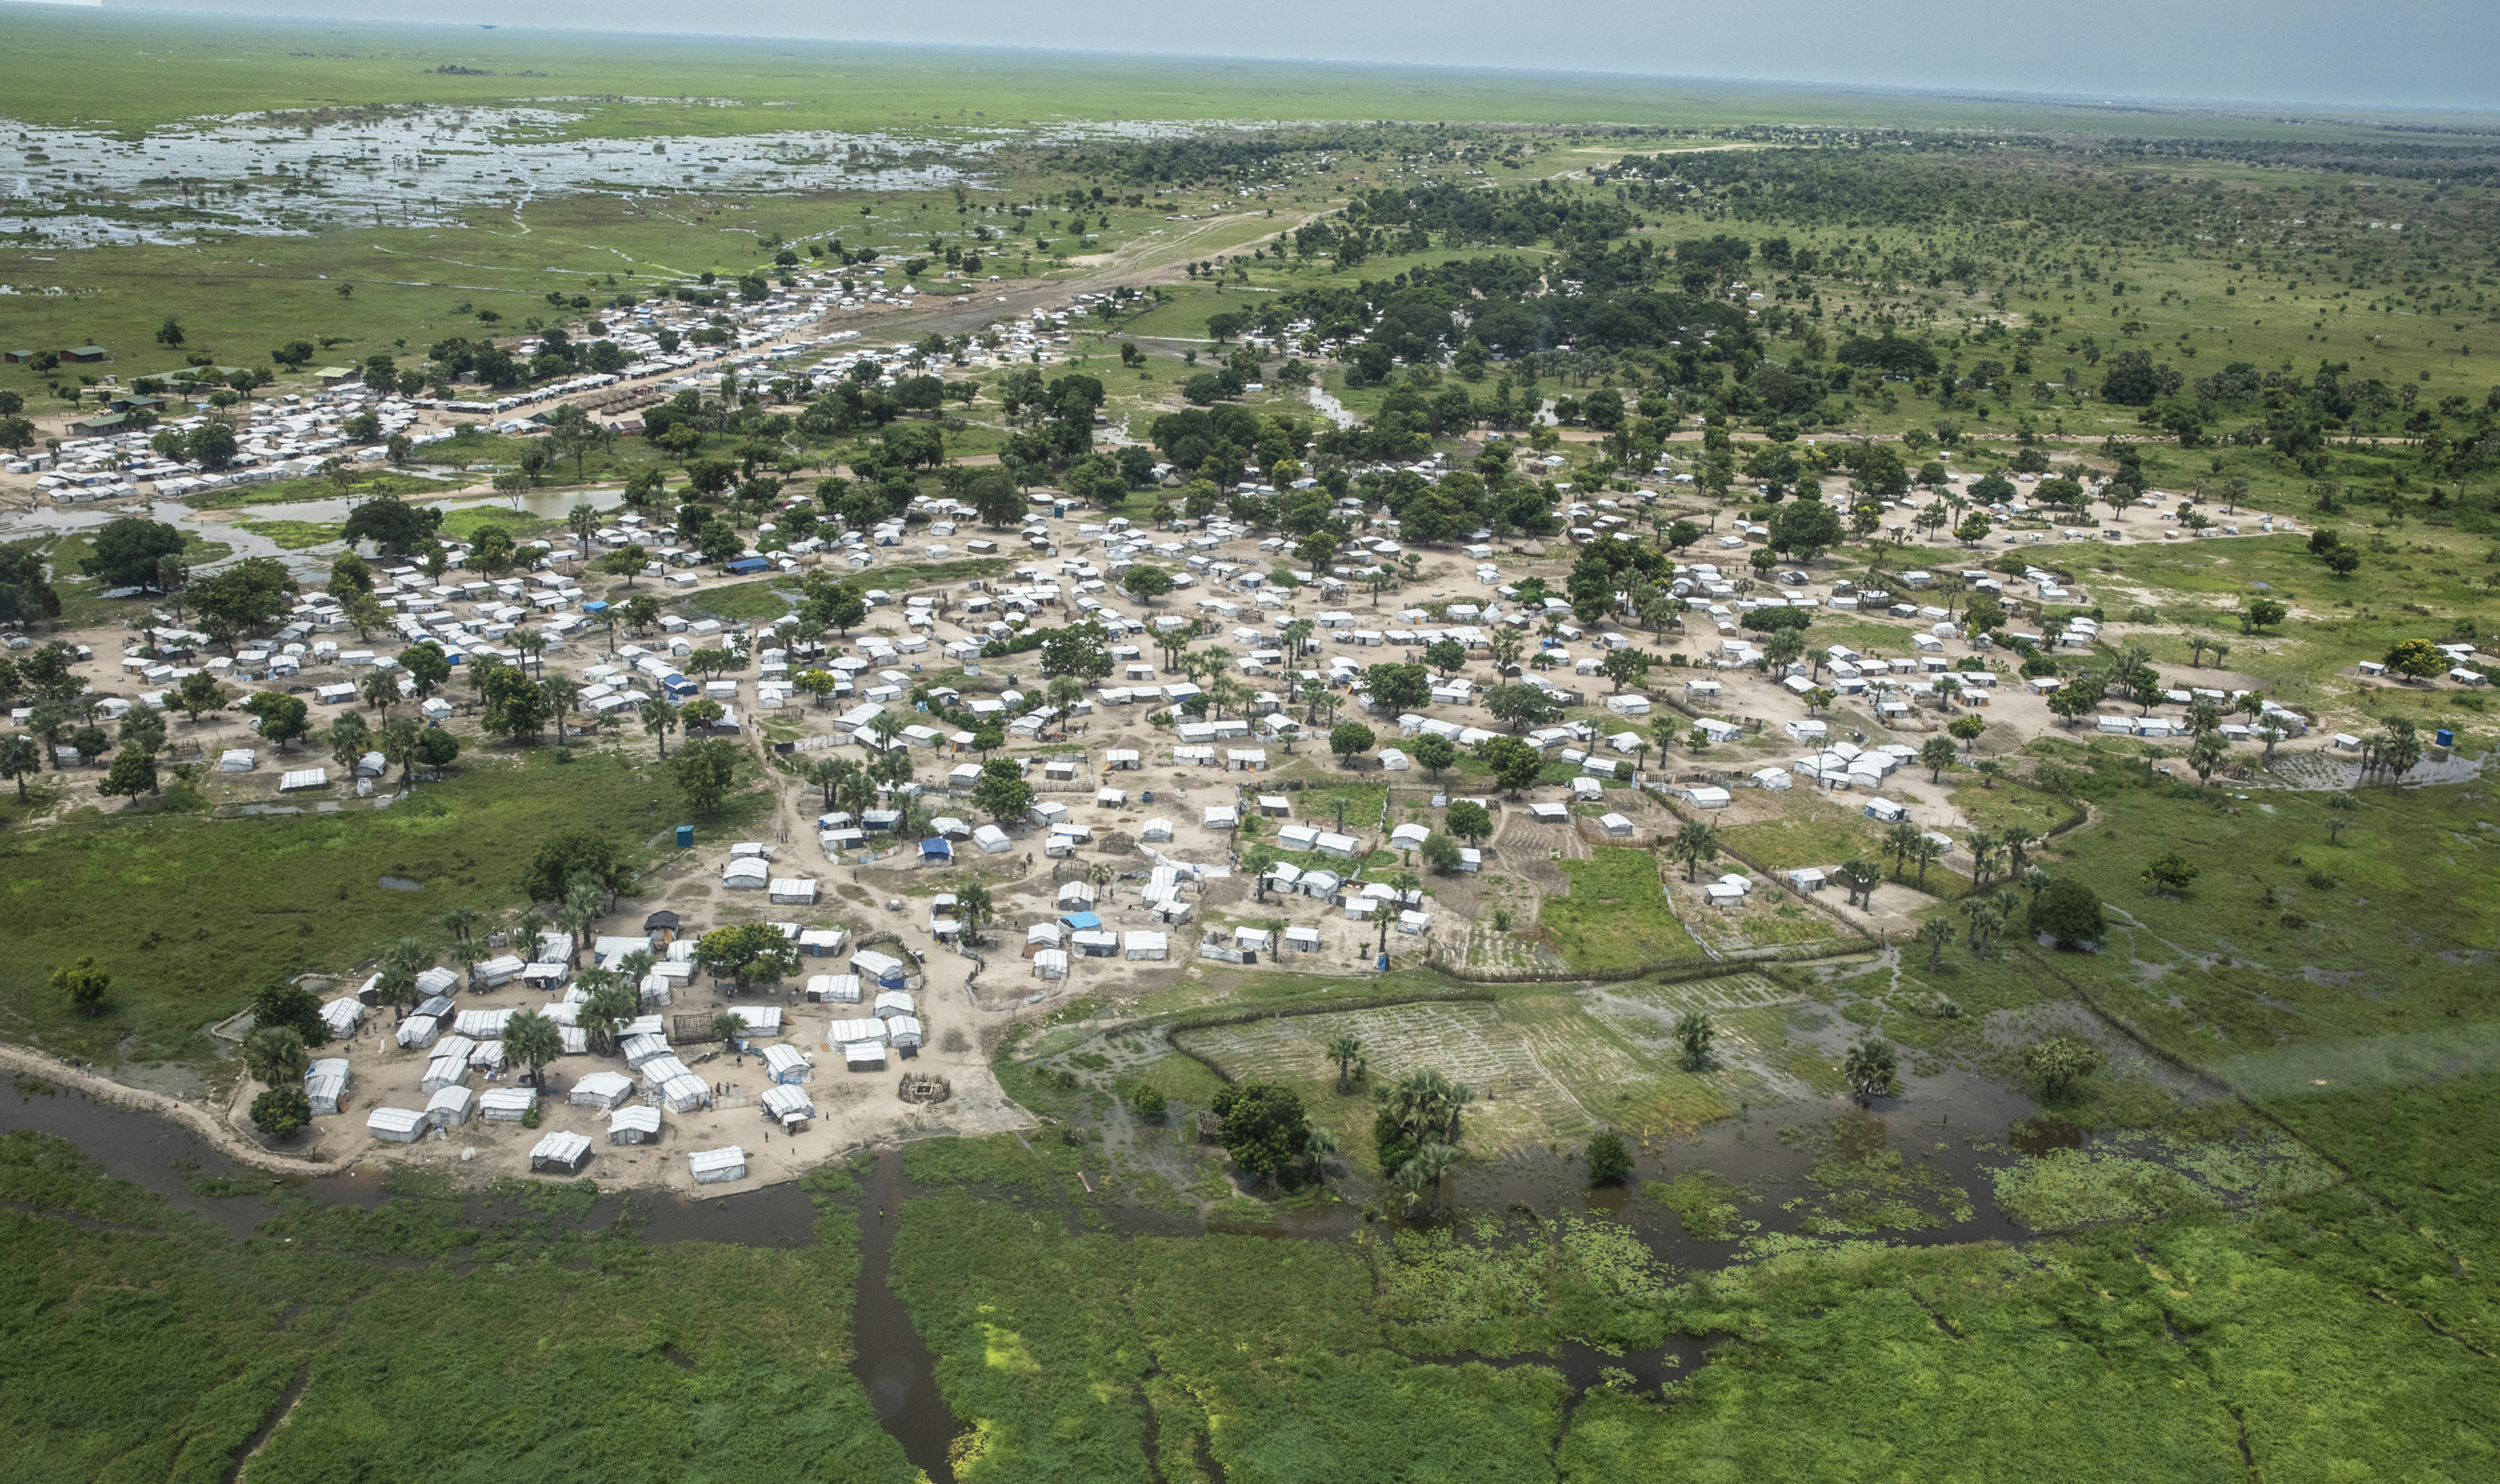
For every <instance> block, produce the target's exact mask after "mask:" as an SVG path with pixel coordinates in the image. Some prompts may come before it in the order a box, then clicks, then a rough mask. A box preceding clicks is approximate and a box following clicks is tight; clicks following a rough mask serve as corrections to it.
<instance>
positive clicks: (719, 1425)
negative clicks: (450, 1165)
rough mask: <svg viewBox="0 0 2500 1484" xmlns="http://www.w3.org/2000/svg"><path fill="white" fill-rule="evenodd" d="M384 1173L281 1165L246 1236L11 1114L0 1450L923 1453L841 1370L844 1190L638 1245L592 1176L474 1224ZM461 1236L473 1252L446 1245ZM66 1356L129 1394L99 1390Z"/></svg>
mask: <svg viewBox="0 0 2500 1484" xmlns="http://www.w3.org/2000/svg"><path fill="white" fill-rule="evenodd" d="M393 1187H394V1193H393V1194H392V1195H391V1196H390V1197H389V1198H388V1199H386V1200H384V1201H383V1202H382V1203H381V1205H380V1207H379V1208H378V1209H377V1210H374V1211H372V1212H370V1213H368V1212H363V1211H359V1210H356V1209H355V1208H353V1207H345V1208H328V1207H318V1206H317V1203H314V1202H312V1201H310V1200H309V1199H307V1198H304V1197H301V1196H294V1197H292V1198H291V1199H290V1198H289V1197H288V1196H286V1195H285V1194H284V1193H283V1191H282V1188H281V1193H280V1197H279V1199H280V1204H281V1206H285V1207H287V1208H289V1210H290V1214H289V1215H288V1216H285V1217H281V1219H280V1221H278V1222H276V1223H273V1227H274V1230H273V1233H272V1236H271V1237H270V1238H265V1239H255V1240H252V1241H249V1242H233V1241H230V1240H228V1239H227V1238H226V1237H225V1236H224V1235H223V1234H222V1233H220V1232H218V1231H217V1230H216V1229H215V1228H214V1227H212V1226H210V1225H209V1224H208V1223H206V1222H204V1221H201V1220H199V1219H198V1218H196V1217H193V1216H189V1215H185V1214H177V1213H175V1212H173V1211H170V1210H167V1208H166V1206H165V1204H164V1202H163V1201H161V1200H160V1199H159V1198H157V1197H155V1196H153V1195H150V1194H148V1192H146V1191H143V1190H140V1189H138V1188H137V1187H135V1186H132V1185H127V1184H124V1183H123V1182H121V1181H118V1180H112V1179H107V1178H103V1177H101V1176H99V1175H98V1174H97V1173H96V1172H95V1171H94V1169H93V1168H92V1167H91V1166H89V1165H87V1164H86V1163H85V1162H84V1161H83V1160H82V1158H80V1156H78V1155H77V1154H76V1153H75V1151H72V1150H69V1149H68V1148H67V1146H66V1145H60V1144H58V1143H56V1142H54V1141H50V1140H47V1139H43V1138H40V1137H39V1136H35V1135H30V1134H10V1135H7V1136H5V1138H0V1192H5V1195H6V1197H7V1199H9V1200H10V1202H11V1203H12V1206H13V1208H15V1207H17V1206H18V1203H24V1205H25V1206H27V1207H31V1208H32V1210H35V1211H42V1212H47V1214H33V1213H29V1211H28V1210H23V1209H13V1210H10V1211H9V1212H7V1213H6V1214H0V1252H5V1254H6V1258H7V1260H6V1262H5V1263H4V1264H0V1268H5V1271H6V1277H5V1278H0V1284H5V1287H6V1289H7V1293H8V1301H9V1306H10V1311H11V1314H12V1318H11V1320H10V1324H9V1333H10V1336H11V1339H12V1341H13V1346H12V1348H13V1350H14V1352H15V1353H14V1355H13V1357H12V1358H11V1359H10V1360H9V1361H8V1362H7V1363H6V1369H7V1371H8V1374H9V1378H10V1383H11V1384H10V1385H9V1387H8V1401H7V1402H6V1403H0V1411H5V1412H6V1414H7V1417H8V1420H9V1424H10V1425H9V1428H8V1437H7V1441H6V1442H5V1443H0V1459H5V1460H6V1462H5V1463H0V1468H5V1469H6V1471H7V1472H8V1474H9V1476H10V1477H12V1478H16V1479H25V1480H30V1481H31V1480H43V1481H54V1480H60V1481H68V1480H94V1479H116V1478H131V1479H136V1478H151V1479H181V1480H215V1479H221V1478H227V1477H231V1476H232V1475H233V1473H234V1472H235V1470H236V1469H237V1468H239V1467H240V1465H241V1462H242V1460H243V1459H244V1458H245V1456H246V1455H247V1452H248V1451H249V1449H250V1448H251V1446H252V1445H253V1444H254V1443H255V1442H261V1440H262V1439H263V1438H264V1437H265V1439H266V1441H265V1442H262V1445H261V1447H260V1449H259V1451H258V1452H257V1453H255V1454H251V1455H250V1471H251V1474H252V1476H253V1477H255V1478H265V1479H284V1480H290V1481H309V1480H317V1479H332V1478H338V1477H342V1476H343V1475H344V1474H353V1473H358V1472H364V1471H367V1470H369V1469H371V1468H373V1467H374V1466H375V1464H374V1461H375V1460H376V1459H377V1458H378V1457H387V1458H389V1459H392V1460H394V1461H396V1462H395V1463H394V1464H393V1466H392V1468H394V1469H396V1470H402V1471H404V1470H406V1469H410V1468H418V1469H424V1470H430V1471H441V1472H445V1473H452V1474H457V1473H461V1472H464V1471H467V1470H469V1469H471V1468H489V1467H491V1468H494V1469H496V1470H497V1471H499V1472H502V1473H504V1474H506V1475H508V1476H511V1477H517V1478H528V1479H568V1478H579V1477H582V1476H583V1470H584V1468H585V1467H586V1461H589V1460H597V1461H599V1462H598V1464H597V1469H598V1471H599V1472H600V1473H602V1474H603V1475H606V1476H611V1477H615V1478H620V1479H630V1480H646V1479H647V1480H657V1479H664V1478H665V1479H681V1478H690V1477H695V1478H709V1477H718V1476H724V1475H717V1474H714V1473H713V1472H712V1471H711V1470H712V1469H714V1468H723V1469H729V1470H733V1471H740V1472H747V1471H753V1472H776V1471H790V1472H803V1473H805V1474H806V1475H807V1476H808V1477H817V1478H830V1479H842V1480H854V1479H855V1480H873V1481H880V1484H883V1481H893V1484H902V1481H905V1480H907V1479H909V1478H910V1477H912V1476H913V1473H914V1470H912V1469H910V1468H908V1467H907V1466H906V1465H905V1463H904V1460H903V1457H902V1452H901V1449H900V1448H899V1447H898V1446H897V1445H896V1444H895V1443H894V1441H893V1439H892V1438H890V1437H889V1436H886V1434H885V1433H884V1432H883V1431H882V1430H881V1429H880V1428H879V1427H878V1426H877V1424H876V1420H875V1418H874V1417H873V1416H872V1414H871V1412H870V1409H869V1406H868V1400H867V1397H866V1395H865V1394H864V1393H863V1392H862V1391H861V1390H860V1387H859V1383H858V1382H857V1381H856V1380H855V1379H853V1377H852V1376H851V1374H850V1372H849V1371H848V1370H847V1369H846V1368H847V1365H848V1362H849V1360H850V1356H851V1345H850V1336H849V1329H850V1313H851V1297H852V1292H853V1288H854V1285H855V1284H856V1282H857V1274H858V1258H857V1248H856V1234H857V1231H858V1227H857V1223H856V1220H855V1218H854V1217H853V1215H852V1214H851V1213H850V1212H849V1211H848V1210H842V1209H839V1208H838V1207H834V1206H832V1205H830V1204H826V1203H820V1207H821V1210H822V1214H821V1215H820V1217H819V1220H818V1222H817V1226H816V1241H815V1242H814V1243H813V1244H811V1245H809V1246H806V1247H804V1248H800V1249H796V1250H790V1251H775V1250H768V1249H761V1248H748V1247H740V1246H730V1245H714V1244H710V1243H688V1244H682V1245H674V1246H653V1245H645V1244H644V1243H643V1242H641V1239H640V1238H638V1237H636V1236H635V1235H634V1233H633V1228H632V1226H631V1224H630V1223H622V1222H617V1223H612V1224H609V1225H601V1226H594V1225H592V1224H591V1223H590V1222H589V1221H588V1220H587V1219H586V1218H587V1217H588V1216H589V1213H590V1205H591V1201H592V1199H593V1198H594V1197H595V1195H596V1193H597V1190H596V1187H595V1186H594V1185H592V1184H591V1183H590V1182H589V1181H581V1182H579V1183H577V1184H574V1185H563V1186H560V1185H556V1184H553V1183H533V1184H531V1185H529V1186H527V1187H526V1188H522V1187H517V1186H510V1187H509V1188H505V1189H500V1190H498V1191H497V1192H496V1193H495V1194H496V1196H497V1198H498V1199H497V1203H496V1204H497V1207H498V1208H499V1210H501V1211H502V1212H504V1214H502V1215H501V1216H500V1218H499V1219H496V1220H493V1221H491V1222H487V1223H478V1222H476V1221H475V1220H474V1219H473V1218H472V1217H471V1216H470V1215H469V1214H468V1213H467V1212H464V1210H463V1204H462V1202H461V1201H460V1200H459V1199H458V1197H457V1195H456V1193H450V1192H445V1191H442V1190H440V1189H435V1188H432V1187H427V1186H422V1185H420V1184H419V1182H417V1181H412V1180H410V1179H408V1178H406V1177H396V1178H394V1180H393ZM306 1208H313V1210H306ZM73 1219H85V1220H88V1221H101V1222H107V1223H110V1225H109V1226H106V1227H104V1228H102V1229H97V1228H94V1227H89V1226H81V1225H74V1224H73ZM455 1252H457V1253H460V1254H462V1255H463V1256H464V1257H466V1258H469V1259H473V1260H467V1261H460V1262H456V1263H455V1262H448V1261H438V1260H437V1259H441V1258H444V1257H447V1256H449V1255H450V1254H452V1253H455ZM79 1375H86V1376H98V1377H101V1376H110V1377H113V1378H114V1380H113V1384H115V1385H118V1386H126V1387H127V1388H129V1393H130V1394H129V1395H128V1396H127V1397H126V1398H125V1399H123V1400H122V1401H121V1402H119V1403H115V1404H114V1405H111V1406H100V1405H97V1404H96V1403H95V1399H94V1397H93V1396H92V1395H91V1394H90V1393H89V1392H88V1391H87V1389H86V1388H85V1387H83V1386H82V1385H79V1384H77V1383H75V1382H73V1381H72V1380H71V1379H70V1378H71V1377H74V1376H79ZM289 1403H292V1406H291V1409H289ZM281 1421H282V1423H283V1426H278V1425H277V1424H279V1423H280V1422H281ZM490 1460H491V1462H490Z"/></svg>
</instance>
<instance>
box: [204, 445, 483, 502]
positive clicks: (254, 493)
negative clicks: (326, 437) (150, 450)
mask: <svg viewBox="0 0 2500 1484" xmlns="http://www.w3.org/2000/svg"><path fill="white" fill-rule="evenodd" d="M444 446H446V447H451V446H456V445H450V444H446V445H444ZM352 472H353V474H354V477H353V478H351V479H349V480H348V481H347V483H346V484H345V485H344V486H342V485H341V484H340V483H339V482H338V481H337V480H334V479H331V478H328V477H326V476H324V475H319V474H308V475H306V476H304V477H302V478H300V479H272V480H270V481H269V482H267V483H265V484H230V485H227V486H225V487H224V488H222V489H214V490H202V491H200V492H199V493H198V494H195V495H187V496H184V497H183V499H182V503H183V504H185V505H188V506H190V507H191V508H192V509H194V510H244V509H248V508H250V507H251V506H253V505H291V504H296V503H299V502H301V501H304V500H341V499H349V500H362V499H364V498H366V497H368V496H373V495H402V496H416V495H440V494H443V493H444V492H445V491H447V490H453V489H457V488H459V486H457V485H455V484H451V483H448V482H446V481H444V480H441V479H426V478H421V477H419V476H418V475H415V474H398V473H392V472H390V471H388V470H386V469H370V470H369V469H366V468H352Z"/></svg>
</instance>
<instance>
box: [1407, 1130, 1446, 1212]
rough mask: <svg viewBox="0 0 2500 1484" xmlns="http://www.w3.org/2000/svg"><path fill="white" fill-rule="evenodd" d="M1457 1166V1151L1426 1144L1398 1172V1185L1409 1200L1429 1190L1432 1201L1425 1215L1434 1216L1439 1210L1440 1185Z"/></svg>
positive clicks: (1443, 1146)
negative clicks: (1402, 1188)
mask: <svg viewBox="0 0 2500 1484" xmlns="http://www.w3.org/2000/svg"><path fill="white" fill-rule="evenodd" d="M1458 1165H1459V1151H1458V1150H1456V1149H1454V1148H1452V1147H1450V1146H1449V1145H1446V1144H1428V1145H1424V1146H1423V1147H1422V1148H1420V1149H1417V1150H1416V1151H1415V1157H1414V1158H1412V1159H1410V1160H1408V1161H1406V1165H1405V1168H1403V1169H1401V1170H1399V1171H1398V1184H1400V1185H1402V1186H1404V1187H1405V1188H1406V1191H1407V1194H1408V1199H1409V1200H1412V1199H1413V1198H1414V1197H1416V1196H1420V1195H1422V1194H1424V1193H1425V1192H1426V1191H1427V1190H1430V1191H1431V1196H1432V1200H1431V1205H1430V1206H1428V1207H1426V1208H1425V1213H1426V1214H1427V1215H1431V1214H1435V1213H1437V1212H1438V1211H1439V1210H1440V1209H1441V1183H1442V1181H1443V1180H1444V1179H1446V1178H1448V1177H1449V1174H1450V1172H1451V1171H1453V1170H1455V1169H1457V1168H1458Z"/></svg>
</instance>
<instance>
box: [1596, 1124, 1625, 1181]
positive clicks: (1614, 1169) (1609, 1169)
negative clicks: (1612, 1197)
mask: <svg viewBox="0 0 2500 1484" xmlns="http://www.w3.org/2000/svg"><path fill="white" fill-rule="evenodd" d="M1587 1159H1588V1161H1589V1183H1590V1184H1591V1185H1620V1184H1622V1183H1623V1182H1624V1181H1625V1180H1626V1179H1627V1178H1629V1177H1630V1175H1631V1173H1632V1151H1631V1150H1629V1149H1628V1148H1626V1147H1624V1136H1623V1135H1621V1134H1618V1133H1616V1132H1615V1131H1614V1130H1612V1129H1606V1130H1603V1131H1602V1132H1599V1133H1595V1134H1592V1135H1590V1136H1589V1147H1588V1150H1587Z"/></svg>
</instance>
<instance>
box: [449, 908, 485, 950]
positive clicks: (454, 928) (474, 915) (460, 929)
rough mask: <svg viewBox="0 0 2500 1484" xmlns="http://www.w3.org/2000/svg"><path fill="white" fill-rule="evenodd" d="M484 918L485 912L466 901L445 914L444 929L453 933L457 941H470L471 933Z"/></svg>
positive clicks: (454, 939) (453, 939) (454, 940)
mask: <svg viewBox="0 0 2500 1484" xmlns="http://www.w3.org/2000/svg"><path fill="white" fill-rule="evenodd" d="M484 920H486V915H485V914H484V913H482V912H479V911H478V910H477V908H475V907H472V906H470V905H468V904H467V903H465V902H464V903H462V904H461V905H459V906H457V907H454V908H452V909H451V910H450V911H449V912H446V913H444V915H443V926H444V930H445V931H447V932H448V933H450V934H451V939H452V941H453V942H455V943H466V942H468V941H469V938H470V935H471V934H472V933H475V932H476V931H477V924H478V923H480V922H482V921H484Z"/></svg>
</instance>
